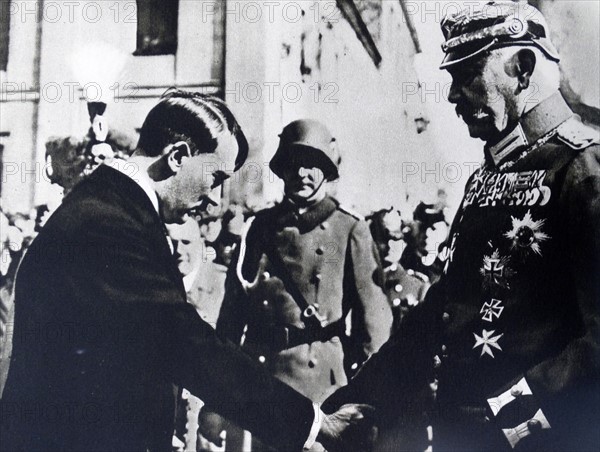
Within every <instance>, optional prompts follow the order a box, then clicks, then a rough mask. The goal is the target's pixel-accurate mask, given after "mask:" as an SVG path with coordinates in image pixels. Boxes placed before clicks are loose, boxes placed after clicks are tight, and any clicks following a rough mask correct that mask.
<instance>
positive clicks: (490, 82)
mask: <svg viewBox="0 0 600 452" xmlns="http://www.w3.org/2000/svg"><path fill="white" fill-rule="evenodd" d="M502 50H503V49H498V50H494V51H492V53H491V55H489V56H482V57H479V58H474V59H471V60H467V61H465V62H463V63H458V64H456V65H455V66H454V67H450V68H449V69H448V71H449V72H450V75H451V76H452V86H451V87H450V93H449V96H448V100H449V101H450V102H451V103H453V104H455V105H456V113H457V114H458V115H459V116H460V117H461V118H462V120H463V121H464V122H465V123H466V124H467V127H468V128H469V133H470V135H471V136H472V137H474V138H480V139H482V140H484V141H493V140H497V139H499V138H501V135H502V132H504V131H505V130H508V129H509V128H511V127H512V126H514V125H515V124H516V123H517V121H518V120H519V117H520V111H519V108H518V95H517V93H518V88H519V83H518V79H517V77H516V74H515V73H514V71H513V69H514V62H513V61H511V59H510V58H509V59H507V58H505V57H504V53H503V52H502Z"/></svg>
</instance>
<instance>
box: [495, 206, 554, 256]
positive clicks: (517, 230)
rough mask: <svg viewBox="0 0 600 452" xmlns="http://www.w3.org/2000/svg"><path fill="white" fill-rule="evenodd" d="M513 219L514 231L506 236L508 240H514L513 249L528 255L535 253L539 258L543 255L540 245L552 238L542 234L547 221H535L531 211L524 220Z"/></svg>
mask: <svg viewBox="0 0 600 452" xmlns="http://www.w3.org/2000/svg"><path fill="white" fill-rule="evenodd" d="M511 218H512V229H511V230H510V231H508V232H507V233H505V234H504V236H505V237H506V238H507V239H510V240H512V249H513V250H518V251H520V252H525V253H527V252H528V251H533V252H534V253H536V254H537V255H538V256H541V255H542V250H541V248H540V244H541V243H542V242H544V241H546V240H548V239H549V238H550V236H549V235H548V234H546V233H544V232H542V226H543V225H544V223H545V220H537V221H534V220H533V218H532V217H531V211H528V212H527V213H526V214H525V216H524V217H523V219H521V220H520V219H518V218H515V217H511Z"/></svg>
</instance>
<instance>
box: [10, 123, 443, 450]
mask: <svg viewBox="0 0 600 452" xmlns="http://www.w3.org/2000/svg"><path fill="white" fill-rule="evenodd" d="M92 136H93V134H92V133H91V132H90V133H89V134H88V135H86V136H85V137H83V138H82V139H78V138H75V137H61V138H52V139H50V140H49V141H48V142H47V143H46V160H47V162H46V163H47V165H46V171H47V176H48V177H49V179H50V181H51V182H52V183H53V184H56V185H58V186H60V187H61V188H62V190H63V194H64V196H67V195H68V194H69V192H70V191H71V190H72V188H73V187H74V186H75V185H76V184H78V183H79V182H80V181H81V180H83V179H84V178H85V177H86V176H87V175H89V174H91V172H93V171H94V169H95V168H97V167H98V166H99V165H100V164H103V163H105V164H114V163H119V162H126V161H127V158H128V156H129V155H131V153H132V152H133V150H134V149H135V148H134V142H133V140H132V139H131V137H129V136H128V135H126V134H122V133H119V132H118V131H111V132H110V133H109V135H108V137H107V139H106V142H105V143H102V144H100V145H98V143H95V142H94V140H93V138H91V137H92ZM437 198H438V200H437V202H436V203H434V204H425V203H423V202H421V203H419V204H418V206H417V208H416V209H415V211H414V212H412V213H409V214H406V213H405V212H400V211H399V210H398V209H395V208H394V206H391V207H389V208H387V209H380V210H377V211H374V212H372V213H371V214H370V215H369V216H367V217H366V220H367V221H368V224H369V226H370V231H371V234H372V236H373V239H374V242H375V244H376V247H377V250H378V252H379V258H380V262H381V266H382V269H383V272H382V274H383V278H384V280H383V281H379V284H381V286H382V287H383V288H384V292H385V293H386V295H387V297H388V301H389V303H390V307H391V308H392V313H393V316H394V323H393V328H394V329H395V328H397V327H398V325H399V324H400V322H401V320H402V317H403V316H404V315H405V313H406V312H407V311H408V310H410V309H411V308H412V307H414V306H416V305H418V304H419V303H420V302H421V301H422V300H423V299H424V297H425V293H426V292H427V289H428V288H429V286H430V285H431V284H432V283H433V282H435V281H436V280H437V279H438V278H439V276H440V274H441V271H442V263H441V259H440V256H439V250H441V249H442V247H443V244H444V240H445V238H446V235H447V231H448V226H449V225H448V223H447V220H446V218H447V210H448V206H447V204H446V199H445V198H446V196H445V192H444V191H443V190H439V191H438V193H437ZM0 207H1V206H0ZM255 209H256V208H255V207H253V208H250V207H248V206H246V205H238V204H229V203H227V202H225V203H224V204H223V205H222V206H220V207H216V208H214V209H212V210H209V212H208V213H204V214H203V215H202V216H197V217H195V218H193V217H190V218H189V219H188V220H187V221H186V222H185V223H184V224H183V225H168V231H169V234H170V237H171V241H172V243H173V245H174V246H173V248H174V255H175V258H176V259H177V262H178V265H179V269H180V271H181V273H182V277H183V279H184V284H185V288H186V291H187V294H188V302H190V303H191V304H193V305H194V306H195V307H196V309H197V311H198V313H199V314H200V316H201V317H202V318H203V319H204V320H205V321H206V322H208V323H209V324H211V325H213V327H214V326H216V324H217V321H218V317H219V310H220V306H221V302H222V300H223V296H224V292H225V279H226V273H227V269H228V267H229V264H230V262H231V259H232V256H233V255H234V253H235V252H236V249H237V248H238V247H239V244H240V239H241V236H242V233H243V230H244V228H245V225H246V222H247V220H248V218H250V217H252V216H253V215H254V214H255V213H256V212H255ZM51 214H52V209H51V208H50V207H49V206H47V205H41V206H38V207H37V208H36V209H34V210H33V211H32V212H30V213H29V214H23V213H16V214H10V213H5V212H3V211H2V210H1V209H0V221H1V222H2V224H1V227H0V230H1V232H2V237H1V246H2V248H1V250H2V261H1V279H0V394H1V391H2V389H3V385H4V382H5V378H6V374H7V371H8V364H9V361H10V349H11V337H10V336H11V334H10V333H11V324H12V315H13V305H14V303H13V294H12V289H13V285H14V279H15V276H16V271H17V267H18V263H19V261H20V259H21V257H22V256H23V254H24V252H25V251H26V249H27V246H28V244H29V243H31V241H32V240H33V239H34V238H35V236H36V234H37V232H39V230H40V229H41V228H42V227H43V225H44V223H45V221H46V220H47V219H48V218H49V216H50V215H51ZM181 400H182V404H181V406H180V415H179V420H180V422H179V424H178V425H177V426H176V435H175V436H174V449H175V450H177V449H179V450H190V446H193V447H194V449H196V450H224V449H223V448H222V447H221V448H219V447H217V446H215V445H214V444H212V443H211V442H210V441H208V440H206V439H205V438H204V437H203V436H202V435H200V434H198V433H197V430H198V427H199V425H198V422H200V423H204V424H205V425H201V426H200V430H201V431H202V430H204V431H206V430H210V429H211V428H214V425H210V424H211V419H210V417H204V418H202V417H201V418H200V420H199V419H198V413H199V411H200V408H201V407H202V402H201V401H200V400H198V399H196V398H195V397H194V396H192V395H191V394H190V393H188V392H187V391H184V392H183V393H182V395H181ZM223 422H225V421H224V420H221V419H220V420H219V422H218V423H217V425H218V428H219V429H221V428H226V427H227V428H229V429H230V431H231V429H233V428H234V427H233V426H227V425H226V424H224V423H223ZM232 438H233V437H232ZM232 441H233V439H232ZM230 445H231V441H230ZM240 447H241V446H240ZM233 449H234V448H232V447H230V446H229V448H228V450H233Z"/></svg>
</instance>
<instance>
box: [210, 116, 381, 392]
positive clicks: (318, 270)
mask: <svg viewBox="0 0 600 452" xmlns="http://www.w3.org/2000/svg"><path fill="white" fill-rule="evenodd" d="M338 162H339V156H338V154H337V151H336V148H335V139H334V138H333V136H332V135H331V133H330V132H329V130H328V129H327V127H325V126H324V125H323V124H321V123H320V122H317V121H314V120H308V119H303V120H298V121H294V122H292V123H290V124H288V125H287V126H286V127H285V128H284V129H283V131H282V133H281V135H280V144H279V148H278V149H277V152H276V153H275V156H274V157H273V159H272V160H271V162H270V168H271V170H272V171H273V172H274V173H275V174H276V175H277V176H278V177H280V178H281V179H283V181H284V185H285V197H284V199H283V201H282V202H281V203H280V204H278V205H276V206H274V207H272V208H270V209H267V210H264V211H262V212H259V213H258V214H257V215H256V216H255V217H254V218H252V219H251V221H250V225H249V228H248V229H247V231H246V232H245V233H244V235H243V238H242V245H241V247H240V252H239V254H238V255H237V256H234V259H233V261H232V263H231V266H230V271H229V274H228V277H227V282H226V289H225V290H226V293H225V297H224V300H223V305H222V308H221V312H220V316H219V320H218V322H217V333H218V334H220V335H221V336H222V337H225V338H227V339H230V340H232V341H234V342H236V343H242V344H243V349H244V350H246V351H247V353H249V354H250V356H252V357H253V358H254V359H256V360H257V361H258V362H259V363H261V364H262V365H263V366H265V368H267V369H268V370H269V371H270V372H271V373H272V374H273V375H275V376H276V377H277V378H279V379H280V380H282V381H284V382H285V383H287V384H288V385H290V386H292V387H293V388H295V389H296V390H298V391H299V392H301V393H302V394H304V395H305V396H307V397H309V398H310V399H312V400H313V401H314V402H322V401H323V400H325V398H327V397H328V396H329V395H331V394H332V393H333V392H334V391H335V390H336V389H338V388H340V387H341V386H343V385H345V384H346V383H347V381H348V379H349V377H350V376H351V375H352V373H353V372H354V371H356V369H358V367H359V366H360V365H361V364H362V363H363V362H364V361H365V360H366V359H367V358H368V357H369V356H370V355H371V354H372V353H374V352H376V351H377V350H378V349H379V347H380V346H381V345H382V344H383V343H384V342H385V341H386V340H387V339H388V337H389V334H390V330H391V323H392V313H391V309H390V307H389V304H388V302H387V299H386V296H385V293H384V292H383V289H382V288H381V287H380V286H379V285H377V283H376V282H375V281H381V280H382V279H381V271H382V270H381V266H380V263H379V260H378V256H377V253H376V250H375V246H374V243H373V239H372V237H371V234H370V231H369V228H368V226H367V223H366V222H365V221H364V220H363V219H361V218H359V217H357V216H356V215H354V214H352V213H350V212H348V211H347V210H345V209H344V208H342V207H341V206H340V204H339V203H338V202H337V201H336V200H335V199H333V198H332V197H330V196H329V195H328V193H327V183H328V182H330V181H334V180H336V179H337V178H338V177H339V172H338Z"/></svg>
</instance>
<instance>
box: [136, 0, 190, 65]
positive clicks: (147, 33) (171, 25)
mask: <svg viewBox="0 0 600 452" xmlns="http://www.w3.org/2000/svg"><path fill="white" fill-rule="evenodd" d="M178 19H179V0H137V22H138V25H137V48H136V51H135V52H134V55H139V56H151V55H175V53H176V52H177V21H178Z"/></svg>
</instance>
